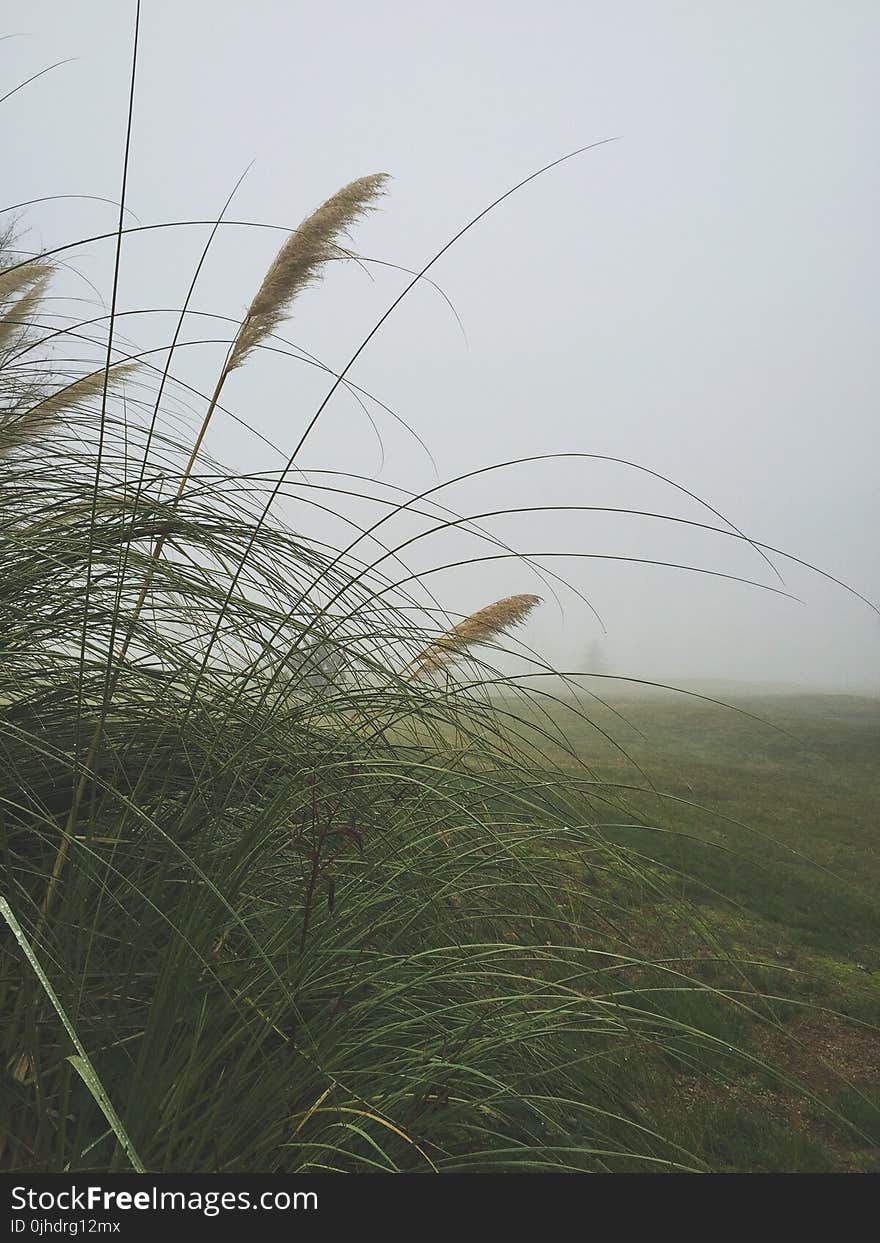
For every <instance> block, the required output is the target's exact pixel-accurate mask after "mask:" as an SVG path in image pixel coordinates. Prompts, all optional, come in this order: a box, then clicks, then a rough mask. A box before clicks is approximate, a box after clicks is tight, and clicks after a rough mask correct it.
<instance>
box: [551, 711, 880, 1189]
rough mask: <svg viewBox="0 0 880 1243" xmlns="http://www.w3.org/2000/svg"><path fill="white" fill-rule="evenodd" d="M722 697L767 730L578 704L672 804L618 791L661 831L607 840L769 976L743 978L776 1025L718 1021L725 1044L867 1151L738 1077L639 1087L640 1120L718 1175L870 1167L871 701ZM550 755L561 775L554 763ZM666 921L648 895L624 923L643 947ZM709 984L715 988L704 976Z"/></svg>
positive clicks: (874, 998)
mask: <svg viewBox="0 0 880 1243" xmlns="http://www.w3.org/2000/svg"><path fill="white" fill-rule="evenodd" d="M734 702H735V706H736V707H737V708H740V709H743V710H744V711H746V712H749V713H753V714H755V715H756V716H759V717H761V718H762V719H763V721H766V722H770V723H772V724H773V725H775V726H778V727H779V729H772V728H769V727H768V726H767V725H765V724H760V723H758V722H756V721H754V720H751V719H749V718H748V717H746V716H743V715H740V714H737V713H734V712H731V711H728V710H724V709H721V708H717V707H714V706H712V705H710V704H706V703H702V702H701V701H699V700H694V699H686V698H682V697H666V696H663V697H650V698H649V697H642V698H640V699H636V698H632V699H630V698H615V699H614V701H613V707H614V708H615V709H616V710H617V711H618V712H619V713H620V714H621V715H622V716H624V717H625V718H626V720H627V722H628V723H629V724H626V725H625V724H623V723H622V722H621V721H620V720H619V719H618V718H617V717H615V716H614V715H613V713H612V712H610V711H607V710H606V709H604V708H597V707H596V706H595V705H591V707H590V708H589V714H590V717H591V718H592V719H593V721H595V723H596V724H597V725H600V726H601V727H602V728H603V729H607V730H608V731H609V733H612V734H613V736H614V737H615V738H616V739H617V741H618V742H620V743H621V744H622V745H623V746H624V747H625V749H626V751H627V753H628V755H629V756H630V757H631V759H632V760H633V761H635V762H636V763H638V764H639V765H641V766H642V768H643V769H644V770H645V771H646V772H647V773H648V774H649V775H650V777H651V779H652V780H653V782H654V784H655V785H656V788H657V789H658V790H659V791H662V792H663V793H664V794H666V795H670V796H673V797H672V798H658V797H655V796H654V795H650V794H638V795H632V794H630V795H628V796H627V799H628V803H629V805H630V807H632V808H633V809H634V810H638V811H639V812H641V814H642V815H643V816H644V817H645V818H646V820H647V822H648V823H650V824H654V825H657V826H663V827H664V828H670V829H673V830H674V833H673V834H668V833H658V832H656V831H651V830H647V829H638V828H627V829H617V830H607V832H608V834H609V836H612V837H616V838H617V839H618V840H619V841H621V842H625V843H626V844H627V845H628V846H630V847H635V848H636V849H638V850H640V851H643V852H644V854H645V855H647V856H649V857H650V858H653V859H657V860H661V861H663V862H665V863H666V864H668V865H671V866H673V867H675V868H677V869H678V870H680V872H681V873H682V879H681V893H682V896H685V897H686V898H688V899H689V900H690V901H692V902H693V903H694V904H695V905H696V907H697V909H698V911H699V913H700V916H701V917H702V919H703V920H704V921H705V923H706V924H707V925H708V927H709V928H710V929H713V930H715V931H716V932H717V934H718V935H719V938H720V939H721V941H722V943H724V944H725V945H726V946H729V947H730V948H731V949H732V950H733V951H735V952H736V953H738V954H741V955H742V956H744V957H747V958H749V959H752V960H754V961H755V962H760V963H762V964H766V965H762V966H756V967H753V968H751V969H750V977H751V979H752V980H754V981H755V982H756V983H757V984H758V985H759V986H760V987H761V988H762V989H764V990H766V992H767V993H770V994H774V995H776V996H778V997H780V998H782V999H785V1000H783V1001H780V1002H779V1003H777V1004H776V1005H774V1006H773V1007H772V1013H773V1015H774V1017H775V1018H776V1019H777V1020H778V1022H779V1024H780V1030H778V1031H773V1030H772V1029H768V1028H767V1027H766V1026H765V1025H763V1024H758V1023H748V1022H747V1023H746V1024H745V1026H744V1025H743V1022H742V1017H741V1016H740V1015H737V1016H730V1015H729V1016H728V1017H727V1018H724V1017H722V1018H721V1019H720V1022H721V1027H720V1028H719V1034H720V1035H721V1036H722V1038H723V1037H724V1030H725V1024H729V1029H728V1030H729V1038H730V1040H731V1042H734V1041H737V1042H739V1043H740V1044H743V1043H745V1044H746V1047H748V1048H750V1049H751V1050H753V1051H754V1053H755V1055H756V1056H757V1057H761V1058H767V1059H768V1060H773V1062H774V1064H775V1065H777V1066H779V1067H780V1068H781V1069H783V1070H788V1071H789V1072H790V1073H791V1075H792V1077H794V1078H796V1079H797V1080H798V1081H799V1082H800V1083H801V1084H804V1085H805V1086H806V1087H807V1088H808V1089H809V1090H810V1091H812V1092H815V1093H816V1094H817V1096H818V1097H820V1098H821V1099H822V1100H824V1101H826V1102H828V1103H830V1104H831V1106H832V1108H836V1109H838V1110H839V1111H840V1112H841V1113H843V1114H844V1116H846V1117H847V1118H849V1119H851V1120H853V1121H854V1122H856V1123H857V1125H859V1126H860V1127H861V1129H862V1130H863V1131H864V1132H866V1133H867V1138H865V1137H864V1136H862V1137H854V1136H851V1135H847V1134H846V1131H845V1129H844V1128H836V1127H834V1126H831V1125H829V1124H828V1122H827V1120H823V1119H822V1118H821V1116H820V1113H821V1111H819V1110H818V1108H816V1107H813V1106H812V1105H811V1104H810V1102H809V1101H808V1100H807V1101H805V1100H804V1098H803V1094H802V1093H798V1092H795V1091H788V1090H786V1089H785V1088H784V1087H780V1086H779V1085H778V1084H776V1085H772V1084H768V1083H767V1082H766V1081H765V1080H764V1078H763V1076H761V1075H760V1074H754V1075H753V1074H750V1073H748V1072H747V1071H743V1072H742V1073H741V1074H740V1075H739V1076H737V1077H735V1078H734V1080H733V1081H732V1082H731V1083H729V1084H728V1086H727V1087H726V1088H724V1089H719V1090H718V1091H707V1090H706V1088H705V1086H704V1085H697V1084H696V1083H695V1082H691V1081H690V1080H689V1078H688V1076H687V1075H686V1074H684V1075H681V1074H676V1076H675V1085H676V1086H675V1092H674V1093H671V1092H670V1086H671V1085H670V1082H669V1080H668V1078H667V1077H666V1075H665V1074H661V1073H660V1072H658V1081H657V1083H656V1084H653V1085H652V1084H650V1083H645V1084H643V1085H642V1087H641V1088H640V1089H639V1090H640V1091H643V1092H644V1093H645V1098H646V1102H647V1103H648V1108H649V1110H650V1111H651V1113H652V1114H653V1116H655V1117H657V1116H658V1114H659V1115H662V1114H666V1115H667V1116H668V1120H669V1123H670V1125H671V1126H672V1127H673V1129H675V1130H677V1131H678V1132H679V1134H681V1136H682V1138H683V1139H686V1140H687V1141H688V1142H689V1143H692V1144H693V1145H694V1146H695V1147H696V1148H697V1149H699V1150H702V1151H704V1152H705V1153H706V1155H707V1156H708V1157H709V1158H710V1160H713V1161H717V1162H718V1164H719V1165H720V1166H721V1167H722V1168H738V1169H756V1168H757V1169H762V1168H763V1169H771V1170H772V1169H855V1170H858V1169H877V1168H880V1109H878V1102H880V1032H878V1030H877V1026H878V1025H880V949H878V946H880V902H878V899H877V894H878V880H880V852H878V849H877V793H878V769H877V759H878V755H880V746H878V744H880V701H877V700H868V699H858V698H854V697H848V696H796V697H795V696H788V697H783V696H772V697H762V698H750V699H737V700H735V701H734ZM556 716H557V719H558V720H559V722H560V724H561V725H563V726H564V728H565V730H566V732H567V734H568V736H569V739H570V740H571V741H572V742H573V743H574V746H575V749H576V751H577V752H578V754H579V755H580V756H581V757H582V758H584V759H585V760H587V761H588V762H589V763H590V765H591V767H592V768H593V769H594V770H595V772H596V773H597V775H600V776H601V777H603V778H605V779H607V780H610V781H619V782H622V783H630V782H632V783H633V784H640V783H642V780H641V778H640V777H639V774H638V773H637V772H636V770H635V768H634V767H633V764H631V763H629V762H627V760H625V759H624V758H623V757H622V756H621V755H620V754H619V753H617V752H615V751H614V749H613V748H612V747H611V746H610V745H609V743H608V742H607V741H606V740H604V739H603V738H602V737H601V736H600V735H599V734H598V733H597V732H596V731H595V730H592V729H590V727H589V726H587V725H586V724H585V723H584V722H582V721H578V720H577V719H576V718H574V717H573V716H571V715H570V714H569V713H568V712H565V711H562V710H559V711H558V712H557V713H556ZM781 730H785V731H787V733H782V732H780V731H781ZM638 731H641V733H642V734H643V735H644V737H640V735H639V732H638ZM554 758H556V759H557V760H558V761H559V762H560V763H565V759H564V756H563V755H562V753H561V752H560V753H559V755H557V756H556V757H554ZM569 763H571V761H569ZM572 767H573V764H572ZM676 800H682V801H676ZM691 804H698V805H699V806H692V805H691ZM723 817H728V818H729V819H724V818H723ZM734 821H738V822H740V823H733V822H734ZM682 834H687V835H688V836H687V837H685V836H682ZM670 914H671V911H670V910H669V909H667V908H665V907H664V903H663V902H662V901H657V900H656V899H655V898H654V897H653V896H652V895H650V894H646V895H644V900H643V904H642V906H641V909H639V910H634V911H633V913H632V922H633V925H634V926H637V925H638V924H639V923H640V922H641V923H642V925H643V928H644V936H645V939H646V942H647V943H649V942H650V940H651V937H652V935H653V934H652V931H651V930H652V929H653V928H656V927H660V926H664V931H665V933H666V934H667V935H668V934H669V932H670V929H669V927H668V926H667V925H666V916H667V915H670ZM673 935H674V936H675V935H677V936H678V937H679V940H680V943H681V945H682V951H681V952H682V953H683V954H684V953H689V952H690V951H691V949H692V948H694V947H695V942H694V937H693V932H692V930H690V929H688V927H686V926H685V925H684V924H681V923H680V924H679V925H678V926H677V928H676V929H675V930H674V931H673ZM706 974H707V978H711V968H708V967H707V973H706ZM700 1000H701V1001H702V1000H703V999H700ZM832 1011H833V1012H835V1013H830V1012H832ZM840 1016H845V1017H840ZM864 1097H867V1098H868V1100H867V1101H866V1100H865V1099H864Z"/></svg>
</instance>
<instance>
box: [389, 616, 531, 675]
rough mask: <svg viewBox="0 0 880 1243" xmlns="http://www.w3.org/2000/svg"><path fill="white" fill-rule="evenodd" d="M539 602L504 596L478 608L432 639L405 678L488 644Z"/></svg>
mask: <svg viewBox="0 0 880 1243" xmlns="http://www.w3.org/2000/svg"><path fill="white" fill-rule="evenodd" d="M540 602H541V597H540V596H532V595H518V596H505V598H504V599H503V600H496V601H495V602H494V604H487V605H486V607H485V608H482V609H478V610H477V612H476V613H471V615H470V617H466V618H465V619H464V620H463V621H460V622H458V624H457V625H455V626H452V627H451V628H450V629H449V630H447V631H446V633H445V634H442V635H440V637H439V638H437V639H434V640H432V641H431V642H430V643H429V644H428V646H427V647H426V648H425V649H424V650H423V651H421V652H420V653H419V655H418V656H417V657H416V658H415V660H414V661H413V662H412V664H411V665H410V666H409V676H410V677H411V678H417V677H420V676H421V675H422V674H425V673H433V672H434V671H435V670H437V669H442V668H443V667H444V666H446V665H448V664H451V663H452V662H453V661H454V660H455V658H456V657H457V656H460V655H461V654H462V653H463V652H465V651H466V650H467V649H468V648H469V647H473V645H474V644H476V643H488V642H490V641H491V640H492V639H495V638H497V637H498V635H500V634H502V633H503V632H504V631H505V630H509V629H510V628H511V627H512V626H518V625H519V624H520V623H521V622H523V621H525V619H526V618H527V617H528V615H529V613H531V611H532V609H533V608H534V607H535V606H536V605H537V604H540Z"/></svg>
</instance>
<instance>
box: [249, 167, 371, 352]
mask: <svg viewBox="0 0 880 1243" xmlns="http://www.w3.org/2000/svg"><path fill="white" fill-rule="evenodd" d="M386 180H387V174H386V173H374V174H373V175H371V176H369V177H361V178H359V179H358V180H357V181H352V182H351V184H350V185H347V186H344V187H343V188H342V189H341V190H340V191H338V193H336V194H334V195H333V197H332V198H329V199H328V200H327V202H326V203H323V204H322V205H321V206H320V207H319V208H318V209H317V211H314V212H313V213H312V214H311V216H309V217H308V218H307V219H306V220H304V221H303V223H302V224H301V225H300V226H299V228H298V229H297V230H296V231H295V232H294V233H291V235H290V237H289V238H288V239H287V241H286V242H285V243H284V245H283V246H282V247H281V249H280V250H279V252H278V254H277V255H276V256H275V258H274V260H273V262H272V264H271V265H270V267H269V270H268V272H267V273H266V275H265V277H264V278H263V283H262V285H261V286H260V288H259V289H258V290H257V293H256V295H255V297H254V300H253V302H252V303H251V305H250V307H249V309H248V313H247V315H246V316H245V318H244V321H243V322H242V325H241V328H240V329H239V331H238V336H237V337H236V340H235V344H234V345H233V347H232V351H231V353H230V356H229V362H228V364H227V366H226V371H227V373H228V372H230V371H234V370H235V368H236V367H240V366H241V365H242V363H243V362H244V361H245V359H246V358H247V356H248V354H249V353H250V352H251V350H253V349H254V348H255V347H256V346H258V345H259V344H260V343H261V342H262V341H263V340H264V339H265V338H266V337H267V336H269V335H270V334H271V333H272V332H274V330H275V329H276V328H277V327H278V325H279V324H280V323H281V321H282V320H283V319H284V316H285V314H286V313H287V310H288V308H289V307H290V304H291V302H292V301H293V299H294V298H295V297H296V295H297V294H298V293H299V292H300V291H301V290H302V289H305V288H306V287H307V286H308V285H310V284H312V283H313V282H314V281H316V280H317V279H318V276H319V275H320V271H321V268H322V267H323V265H324V264H325V263H326V262H327V261H328V259H333V258H336V257H338V254H339V250H338V247H337V244H336V242H337V239H338V238H339V237H340V236H341V235H343V234H345V233H346V232H347V231H348V229H349V228H350V227H351V225H353V224H354V222H355V221H356V220H357V219H359V218H360V217H361V216H363V215H364V214H365V213H366V212H368V211H371V210H372V209H373V208H374V207H375V202H376V199H377V198H378V197H379V195H380V194H382V193H383V188H384V185H385V182H386Z"/></svg>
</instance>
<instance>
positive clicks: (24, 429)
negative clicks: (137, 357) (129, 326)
mask: <svg viewBox="0 0 880 1243" xmlns="http://www.w3.org/2000/svg"><path fill="white" fill-rule="evenodd" d="M136 367H137V363H136V362H129V363H121V364H120V365H119V366H117V367H113V368H111V370H110V372H109V374H107V373H106V372H105V370H104V368H103V367H102V368H101V369H100V371H93V372H92V373H91V374H90V375H85V376H82V377H81V378H80V379H78V380H74V381H73V383H72V384H67V385H65V387H64V388H60V389H58V390H56V392H54V393H50V394H49V396H48V397H44V398H43V399H42V401H38V402H36V403H35V404H34V405H33V406H31V407H30V409H28V410H25V411H24V412H23V413H21V414H18V415H16V416H15V417H14V418H12V419H8V420H6V421H5V422H4V423H3V424H2V426H0V456H2V455H3V454H6V453H9V452H10V451H11V450H12V449H17V448H19V447H20V446H21V445H23V444H27V443H29V442H30V441H31V440H33V439H34V437H35V436H37V435H38V434H39V433H40V432H43V431H45V430H46V423H47V420H57V418H58V416H59V415H61V414H64V413H65V412H66V411H69V410H74V409H76V408H77V407H78V406H82V405H83V404H84V403H85V402H87V401H89V400H90V398H93V397H97V396H99V395H101V394H103V392H104V382H105V375H106V376H107V381H106V382H107V387H108V391H109V389H110V388H113V387H115V386H116V385H118V384H119V383H120V381H121V380H123V379H124V378H125V377H126V376H128V375H130V374H131V372H132V371H134V369H135V368H136Z"/></svg>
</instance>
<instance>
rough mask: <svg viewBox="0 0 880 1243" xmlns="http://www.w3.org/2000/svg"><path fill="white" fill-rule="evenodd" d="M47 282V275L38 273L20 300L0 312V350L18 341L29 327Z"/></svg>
mask: <svg viewBox="0 0 880 1243" xmlns="http://www.w3.org/2000/svg"><path fill="white" fill-rule="evenodd" d="M0 280H2V276H0ZM48 281H49V273H48V272H42V273H40V275H39V276H38V277H37V278H36V280H34V281H33V282H32V283H31V285H30V288H29V289H26V290H25V292H24V293H23V294H22V295H21V297H20V298H18V299H17V300H16V301H15V302H11V303H10V305H9V307H8V309H6V310H4V311H2V312H0V350H3V349H5V348H6V347H7V346H8V345H11V344H13V343H14V342H16V341H17V340H19V339H20V337H21V335H22V333H23V332H24V330H25V329H26V328H27V327H28V326H29V325H30V323H31V320H32V317H33V313H34V311H35V310H36V308H37V307H38V306H39V304H40V302H41V300H42V297H43V294H44V293H45V292H46V285H47V284H48Z"/></svg>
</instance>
